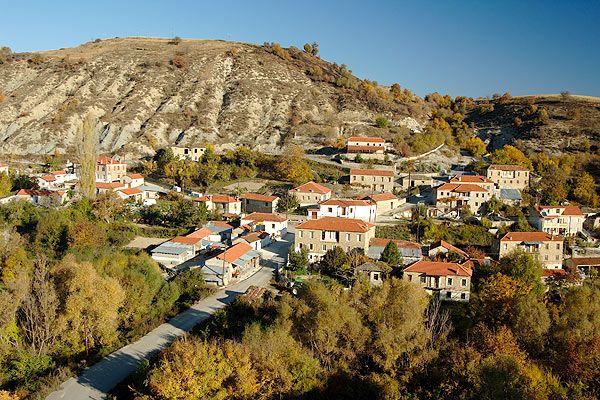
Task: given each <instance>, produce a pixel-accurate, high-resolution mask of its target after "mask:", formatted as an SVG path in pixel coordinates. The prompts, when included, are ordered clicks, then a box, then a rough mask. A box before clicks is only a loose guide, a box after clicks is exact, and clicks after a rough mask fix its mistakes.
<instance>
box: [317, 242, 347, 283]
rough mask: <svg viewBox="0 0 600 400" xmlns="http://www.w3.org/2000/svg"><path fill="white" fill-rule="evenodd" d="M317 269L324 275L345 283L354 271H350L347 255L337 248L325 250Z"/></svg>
mask: <svg viewBox="0 0 600 400" xmlns="http://www.w3.org/2000/svg"><path fill="white" fill-rule="evenodd" d="M319 267H320V269H321V271H322V272H323V273H324V274H326V275H329V276H331V277H334V278H339V279H342V280H343V281H344V282H346V283H347V282H348V279H350V278H351V277H352V276H353V275H354V271H350V265H349V264H348V255H347V254H346V252H345V251H344V250H342V248H341V247H338V246H335V247H334V248H333V249H330V250H327V252H326V253H325V255H324V256H323V258H321V261H320V262H319Z"/></svg>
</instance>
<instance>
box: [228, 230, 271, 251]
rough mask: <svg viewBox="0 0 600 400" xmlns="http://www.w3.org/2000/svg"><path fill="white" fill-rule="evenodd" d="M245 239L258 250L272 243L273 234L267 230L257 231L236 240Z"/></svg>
mask: <svg viewBox="0 0 600 400" xmlns="http://www.w3.org/2000/svg"><path fill="white" fill-rule="evenodd" d="M237 241H245V242H246V243H248V244H249V245H250V246H252V248H253V249H254V250H256V251H258V250H261V249H263V248H265V247H267V246H268V245H270V244H271V235H269V234H268V233H267V232H263V231H256V232H250V233H248V234H246V235H243V236H240V237H238V238H237V239H236V240H235V241H234V244H235V242H237Z"/></svg>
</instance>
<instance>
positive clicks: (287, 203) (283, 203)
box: [277, 193, 300, 215]
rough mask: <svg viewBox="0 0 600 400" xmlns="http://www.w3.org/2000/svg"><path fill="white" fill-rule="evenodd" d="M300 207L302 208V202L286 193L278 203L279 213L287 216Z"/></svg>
mask: <svg viewBox="0 0 600 400" xmlns="http://www.w3.org/2000/svg"><path fill="white" fill-rule="evenodd" d="M298 207H300V202H299V201H298V198H297V197H296V196H294V195H293V194H289V193H286V194H284V195H283V196H281V197H279V200H278V201H277V211H278V212H280V213H285V214H286V215H287V214H288V213H290V212H292V211H294V210H295V209H297V208H298Z"/></svg>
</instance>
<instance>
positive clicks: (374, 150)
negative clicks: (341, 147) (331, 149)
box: [346, 136, 388, 154]
mask: <svg viewBox="0 0 600 400" xmlns="http://www.w3.org/2000/svg"><path fill="white" fill-rule="evenodd" d="M387 148H388V146H387V144H386V143H385V140H384V139H382V138H379V137H358V136H353V137H349V138H348V141H347V142H346V149H347V151H348V153H349V154H356V153H366V154H384V153H385V152H386V150H387Z"/></svg>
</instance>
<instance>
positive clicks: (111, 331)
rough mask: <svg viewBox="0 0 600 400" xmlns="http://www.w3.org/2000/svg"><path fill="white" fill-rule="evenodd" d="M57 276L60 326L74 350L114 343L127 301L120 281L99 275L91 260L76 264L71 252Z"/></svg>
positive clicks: (65, 340) (65, 338) (76, 351)
mask: <svg viewBox="0 0 600 400" xmlns="http://www.w3.org/2000/svg"><path fill="white" fill-rule="evenodd" d="M56 276H57V279H58V287H59V288H60V292H59V293H60V294H59V295H60V297H61V298H62V301H63V305H62V307H61V308H62V310H63V312H62V314H61V316H60V318H59V324H58V326H59V327H60V329H61V330H62V332H63V334H62V335H61V339H62V340H63V341H64V342H65V343H67V344H68V345H69V346H70V348H71V351H72V352H74V353H78V352H80V351H85V352H86V354H89V352H90V350H91V349H92V348H94V347H95V346H98V345H103V346H108V345H111V344H113V343H114V342H115V341H116V339H117V328H118V326H119V308H120V307H121V306H122V304H123V301H124V293H123V289H122V288H121V286H120V285H119V283H118V282H117V281H116V280H115V279H114V278H110V277H102V276H100V275H99V274H98V273H97V272H96V270H95V269H94V267H93V266H92V264H90V263H81V264H80V263H77V261H76V260H75V258H74V257H73V256H71V255H68V256H66V257H65V258H64V259H63V260H62V262H61V263H60V265H59V266H58V268H57V271H56Z"/></svg>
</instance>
